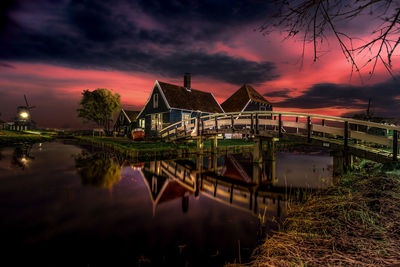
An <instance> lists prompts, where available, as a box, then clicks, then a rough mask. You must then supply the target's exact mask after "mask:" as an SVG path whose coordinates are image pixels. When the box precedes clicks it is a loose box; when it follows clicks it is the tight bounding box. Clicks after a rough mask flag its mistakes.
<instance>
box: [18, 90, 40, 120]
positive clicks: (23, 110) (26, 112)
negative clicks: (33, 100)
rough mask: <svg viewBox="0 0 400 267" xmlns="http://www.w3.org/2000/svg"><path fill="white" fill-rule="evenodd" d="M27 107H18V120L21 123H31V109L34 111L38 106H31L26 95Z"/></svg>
mask: <svg viewBox="0 0 400 267" xmlns="http://www.w3.org/2000/svg"><path fill="white" fill-rule="evenodd" d="M24 99H25V104H26V106H18V108H17V118H18V120H19V121H30V120H31V114H30V111H31V109H34V108H35V107H36V106H30V105H29V103H28V99H27V98H26V95H24Z"/></svg>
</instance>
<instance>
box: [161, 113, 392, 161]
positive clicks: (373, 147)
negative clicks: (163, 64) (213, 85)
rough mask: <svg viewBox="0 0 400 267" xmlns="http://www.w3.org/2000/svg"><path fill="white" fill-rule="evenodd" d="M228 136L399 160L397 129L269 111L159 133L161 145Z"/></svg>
mask: <svg viewBox="0 0 400 267" xmlns="http://www.w3.org/2000/svg"><path fill="white" fill-rule="evenodd" d="M232 133H233V134H235V133H238V134H242V135H246V136H248V137H256V138H268V137H279V138H284V139H289V140H295V141H300V142H304V143H308V144H311V145H320V146H324V147H329V148H331V149H333V150H346V151H349V152H350V153H352V154H354V155H356V156H359V157H363V158H367V159H371V160H375V161H378V162H390V161H398V160H400V157H399V153H398V150H399V145H398V143H399V133H400V127H399V126H394V125H387V124H380V123H374V122H368V121H361V120H354V119H347V118H340V117H332V116H323V115H315V114H305V113H293V112H272V111H263V112H260V111H255V112H240V113H224V114H213V115H208V116H203V117H197V118H191V119H188V120H184V121H180V122H178V123H175V124H172V125H170V126H168V127H166V128H164V129H162V130H161V131H160V134H161V136H162V138H163V139H164V140H165V141H176V140H190V139H199V138H201V140H202V139H204V138H208V137H213V136H216V135H220V134H232Z"/></svg>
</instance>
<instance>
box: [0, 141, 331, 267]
mask: <svg viewBox="0 0 400 267" xmlns="http://www.w3.org/2000/svg"><path fill="white" fill-rule="evenodd" d="M274 167H275V168H274ZM331 177H332V158H331V157H330V156H329V154H326V153H320V152H318V153H299V152H277V155H276V162H273V163H271V162H264V164H263V166H261V167H260V166H258V165H254V164H252V156H251V154H249V153H242V154H235V155H221V156H214V157H213V156H209V155H206V156H204V157H201V158H197V159H179V160H168V161H152V162H144V163H130V162H128V161H126V160H124V159H123V158H120V157H119V156H117V155H112V154H107V153H104V152H99V151H94V150H91V149H86V148H83V147H80V146H77V145H73V144H63V143H62V142H52V143H43V144H35V145H33V146H31V147H29V146H20V147H16V148H15V147H14V148H11V147H7V148H0V214H2V216H1V219H0V223H1V228H0V233H1V237H2V242H3V244H6V249H5V250H3V255H8V256H13V257H15V259H16V260H26V259H36V260H37V259H42V260H45V261H46V260H48V259H50V258H51V259H57V262H58V263H60V262H71V261H73V262H77V263H89V262H91V263H93V262H94V263H104V261H110V260H113V261H117V262H119V261H124V262H129V263H131V266H132V265H133V266H135V265H140V266H150V265H151V266H167V265H168V266H221V265H223V264H224V263H225V262H234V261H236V262H238V261H242V262H243V261H246V260H248V259H249V257H250V255H251V252H252V250H253V249H254V248H255V247H256V246H257V244H258V243H259V242H261V240H262V239H263V238H264V237H265V233H268V232H270V231H271V230H272V229H275V228H276V227H277V224H276V221H279V218H281V217H282V216H284V214H285V211H286V208H285V207H286V204H287V199H288V198H290V195H291V194H294V195H296V192H295V191H296V190H297V189H299V188H303V189H304V188H305V189H306V190H315V189H318V188H325V187H327V186H328V185H329V184H330V183H331ZM298 195H299V194H297V196H298ZM3 247H4V246H3ZM58 265H59V264H58Z"/></svg>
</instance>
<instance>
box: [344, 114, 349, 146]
mask: <svg viewBox="0 0 400 267" xmlns="http://www.w3.org/2000/svg"><path fill="white" fill-rule="evenodd" d="M348 146H349V122H348V121H345V122H344V149H348Z"/></svg>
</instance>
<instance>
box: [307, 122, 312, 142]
mask: <svg viewBox="0 0 400 267" xmlns="http://www.w3.org/2000/svg"><path fill="white" fill-rule="evenodd" d="M307 142H308V143H311V117H310V116H308V117H307Z"/></svg>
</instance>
